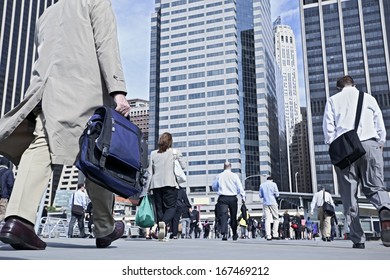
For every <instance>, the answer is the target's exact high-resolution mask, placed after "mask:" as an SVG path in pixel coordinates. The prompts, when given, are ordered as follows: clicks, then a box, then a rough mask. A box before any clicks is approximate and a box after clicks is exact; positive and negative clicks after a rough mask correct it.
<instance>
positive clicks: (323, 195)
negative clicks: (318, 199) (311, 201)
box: [322, 190, 325, 205]
mask: <svg viewBox="0 0 390 280" xmlns="http://www.w3.org/2000/svg"><path fill="white" fill-rule="evenodd" d="M323 200H324V201H323V204H322V205H324V203H325V190H323Z"/></svg>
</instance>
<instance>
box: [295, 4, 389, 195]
mask: <svg viewBox="0 0 390 280" xmlns="http://www.w3.org/2000/svg"><path fill="white" fill-rule="evenodd" d="M300 10H301V26H302V39H303V40H302V41H303V51H304V63H305V77H306V95H307V110H308V111H307V114H308V116H307V119H308V130H309V145H310V147H309V148H310V158H311V159H312V160H311V170H312V174H311V177H312V184H313V188H314V191H315V190H317V187H318V186H324V187H327V188H329V189H330V190H332V191H333V192H334V193H338V184H337V179H336V176H335V172H334V170H333V167H332V165H331V162H330V158H329V155H328V146H327V145H326V144H324V136H323V132H322V120H323V113H324V108H325V103H326V100H327V99H328V98H329V97H330V96H332V95H333V94H336V92H337V90H336V81H337V79H338V78H339V77H342V76H344V75H350V76H352V77H353V78H354V80H355V84H356V86H357V87H358V88H359V89H360V90H363V91H366V92H368V93H370V94H372V95H373V96H374V97H375V98H376V100H377V101H378V104H379V106H380V108H381V109H382V112H383V117H384V121H385V125H386V128H387V137H388V138H389V137H390V131H389V129H390V100H389V87H390V77H389V75H390V74H389V73H390V71H389V69H390V60H389V40H390V27H389V26H390V1H384V0H364V1H363V0H343V1H341V0H337V1H336V0H334V1H324V0H322V1H321V0H300ZM383 154H384V176H385V180H384V181H385V184H386V186H387V188H388V189H389V186H390V185H389V184H390V183H389V182H390V147H389V146H388V145H385V147H384V153H383Z"/></svg>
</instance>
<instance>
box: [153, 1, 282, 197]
mask: <svg viewBox="0 0 390 280" xmlns="http://www.w3.org/2000/svg"><path fill="white" fill-rule="evenodd" d="M275 71H276V69H275V58H274V44H273V31H272V22H271V11H270V1H260V0H224V1H221V0H219V1H218V0H209V1H203V0H180V1H177V0H175V1H174V0H161V1H160V0H157V1H156V8H155V13H154V14H153V16H152V34H151V69H150V125H149V141H148V142H149V150H153V149H155V148H156V143H157V141H158V136H159V135H160V134H162V133H163V132H165V131H168V132H170V133H172V135H173V138H174V147H175V148H178V149H179V150H181V152H182V153H183V156H184V158H185V159H186V161H187V163H188V164H187V169H186V170H187V175H188V181H187V187H188V190H189V193H190V194H191V193H194V194H203V195H208V194H209V193H210V192H211V189H210V186H211V183H212V181H213V179H214V178H215V176H216V175H217V174H218V173H220V172H221V171H222V169H223V163H224V162H225V161H229V162H231V163H232V167H233V172H235V173H237V174H239V175H240V177H241V179H242V181H243V182H244V183H245V185H246V189H253V190H258V187H259V184H260V181H261V180H263V179H265V177H266V176H267V175H270V174H271V173H272V175H273V176H274V177H275V178H276V180H277V182H278V183H279V185H281V184H282V182H281V164H280V143H279V140H280V139H279V116H278V112H279V111H278V103H277V94H276V80H275V79H276V78H275ZM248 177H249V178H248ZM246 178H248V180H246Z"/></svg>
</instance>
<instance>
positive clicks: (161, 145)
mask: <svg viewBox="0 0 390 280" xmlns="http://www.w3.org/2000/svg"><path fill="white" fill-rule="evenodd" d="M172 142H173V140H172V134H170V133H169V132H164V133H163V134H161V136H160V139H159V140H158V152H159V153H164V152H165V151H166V150H168V149H169V148H171V147H172Z"/></svg>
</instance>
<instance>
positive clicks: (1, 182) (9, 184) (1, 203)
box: [0, 156, 15, 222]
mask: <svg viewBox="0 0 390 280" xmlns="http://www.w3.org/2000/svg"><path fill="white" fill-rule="evenodd" d="M14 182H15V178H14V172H13V171H12V169H11V168H10V162H9V160H8V159H7V158H6V157H3V156H0V222H2V221H3V220H4V217H5V212H6V210H7V205H8V200H9V198H10V196H11V193H12V189H13V187H14Z"/></svg>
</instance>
